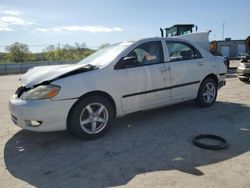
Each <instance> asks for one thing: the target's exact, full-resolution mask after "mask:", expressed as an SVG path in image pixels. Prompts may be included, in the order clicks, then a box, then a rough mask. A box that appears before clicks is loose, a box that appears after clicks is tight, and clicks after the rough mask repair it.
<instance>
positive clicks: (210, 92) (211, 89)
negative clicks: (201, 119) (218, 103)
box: [203, 82, 216, 103]
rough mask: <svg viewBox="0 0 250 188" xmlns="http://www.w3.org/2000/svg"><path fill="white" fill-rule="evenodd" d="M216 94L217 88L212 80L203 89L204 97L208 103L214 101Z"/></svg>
mask: <svg viewBox="0 0 250 188" xmlns="http://www.w3.org/2000/svg"><path fill="white" fill-rule="evenodd" d="M215 95H216V88H215V85H214V84H213V83H212V82H208V83H207V84H206V85H205V87H204V89H203V99H204V101H205V102H206V103H211V102H213V101H214V99H215Z"/></svg>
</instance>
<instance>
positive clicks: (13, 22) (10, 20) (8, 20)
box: [0, 16, 34, 26]
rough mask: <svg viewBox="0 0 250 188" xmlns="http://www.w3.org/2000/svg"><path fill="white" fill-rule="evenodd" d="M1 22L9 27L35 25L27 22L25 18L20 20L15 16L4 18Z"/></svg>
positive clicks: (1, 18)
mask: <svg viewBox="0 0 250 188" xmlns="http://www.w3.org/2000/svg"><path fill="white" fill-rule="evenodd" d="M0 22H3V23H5V24H7V25H23V26H27V25H32V24H34V23H33V22H31V21H27V20H25V19H23V18H19V17H15V16H2V17H0Z"/></svg>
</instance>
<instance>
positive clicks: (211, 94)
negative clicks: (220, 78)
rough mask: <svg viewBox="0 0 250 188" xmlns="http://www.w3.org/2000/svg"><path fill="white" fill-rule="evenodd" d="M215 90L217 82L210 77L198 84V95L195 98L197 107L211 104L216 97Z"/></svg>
mask: <svg viewBox="0 0 250 188" xmlns="http://www.w3.org/2000/svg"><path fill="white" fill-rule="evenodd" d="M208 88H209V89H208ZM208 90H209V91H208ZM217 90H218V85H217V82H216V81H215V80H214V79H212V78H205V80H203V82H202V83H201V85H200V88H199V91H198V95H197V98H196V100H195V102H196V104H197V105H198V106H199V107H209V106H212V105H213V104H214V102H215V101H216V98H217Z"/></svg>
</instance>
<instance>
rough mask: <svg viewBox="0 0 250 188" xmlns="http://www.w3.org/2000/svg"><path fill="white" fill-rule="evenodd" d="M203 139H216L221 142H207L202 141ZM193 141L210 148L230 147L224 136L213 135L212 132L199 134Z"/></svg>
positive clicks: (201, 146)
mask: <svg viewBox="0 0 250 188" xmlns="http://www.w3.org/2000/svg"><path fill="white" fill-rule="evenodd" d="M202 139H211V140H216V141H218V142H220V144H216V145H214V144H205V143H203V142H201V140H202ZM193 143H194V144H195V145H196V146H198V147H200V148H204V149H210V150H220V149H224V148H227V147H228V143H227V141H226V140H225V139H224V138H222V137H220V136H217V135H211V134H201V135H198V136H196V137H194V138H193Z"/></svg>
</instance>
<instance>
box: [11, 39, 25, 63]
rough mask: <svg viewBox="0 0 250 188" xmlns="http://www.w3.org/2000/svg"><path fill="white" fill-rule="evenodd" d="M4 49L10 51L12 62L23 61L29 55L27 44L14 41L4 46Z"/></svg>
mask: <svg viewBox="0 0 250 188" xmlns="http://www.w3.org/2000/svg"><path fill="white" fill-rule="evenodd" d="M6 50H7V51H8V52H9V53H10V59H11V60H12V61H14V62H16V63H17V62H24V61H26V60H27V58H28V56H29V47H28V45H27V44H22V43H19V42H15V43H13V44H11V45H9V46H6Z"/></svg>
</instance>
